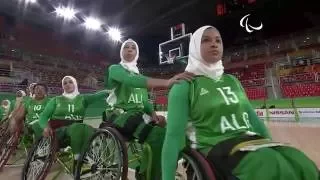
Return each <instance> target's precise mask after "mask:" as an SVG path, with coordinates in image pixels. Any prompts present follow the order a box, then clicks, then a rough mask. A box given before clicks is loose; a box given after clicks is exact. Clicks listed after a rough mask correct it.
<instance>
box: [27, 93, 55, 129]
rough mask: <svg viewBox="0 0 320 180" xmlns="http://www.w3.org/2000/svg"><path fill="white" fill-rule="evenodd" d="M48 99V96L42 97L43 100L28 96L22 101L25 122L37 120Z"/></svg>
mask: <svg viewBox="0 0 320 180" xmlns="http://www.w3.org/2000/svg"><path fill="white" fill-rule="evenodd" d="M49 100H50V99H49V98H44V99H43V100H40V101H37V100H35V99H32V98H30V99H29V98H28V99H27V100H26V101H25V102H24V106H25V110H26V113H27V116H26V122H27V123H30V122H33V121H35V120H39V117H40V113H41V112H42V111H43V110H44V108H45V107H46V105H47V103H48V102H49Z"/></svg>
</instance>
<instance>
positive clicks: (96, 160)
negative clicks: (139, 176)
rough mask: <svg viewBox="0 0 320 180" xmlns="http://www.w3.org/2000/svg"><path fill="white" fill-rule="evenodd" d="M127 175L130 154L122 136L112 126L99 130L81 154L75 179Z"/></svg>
mask: <svg viewBox="0 0 320 180" xmlns="http://www.w3.org/2000/svg"><path fill="white" fill-rule="evenodd" d="M127 175H128V154H127V148H126V145H125V141H124V140H123V138H122V136H121V135H120V133H119V132H118V131H117V130H116V129H113V128H110V127H106V128H105V129H100V130H98V131H97V132H96V133H95V134H94V135H93V136H92V137H91V139H90V141H89V144H88V147H87V149H86V150H85V151H84V152H83V153H82V154H81V156H80V159H79V162H78V164H77V168H76V173H75V179H77V180H80V179H110V180H119V179H122V180H126V179H127Z"/></svg>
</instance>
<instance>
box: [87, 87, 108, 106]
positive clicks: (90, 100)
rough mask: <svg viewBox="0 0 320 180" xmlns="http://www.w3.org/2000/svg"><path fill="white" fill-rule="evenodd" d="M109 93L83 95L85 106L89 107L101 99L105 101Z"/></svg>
mask: <svg viewBox="0 0 320 180" xmlns="http://www.w3.org/2000/svg"><path fill="white" fill-rule="evenodd" d="M108 94H109V92H108V91H107V90H102V91H98V92H96V93H94V94H85V95H82V96H83V97H84V101H85V105H86V106H88V105H90V104H92V103H94V102H96V101H97V100H99V99H103V98H105V97H107V95H108Z"/></svg>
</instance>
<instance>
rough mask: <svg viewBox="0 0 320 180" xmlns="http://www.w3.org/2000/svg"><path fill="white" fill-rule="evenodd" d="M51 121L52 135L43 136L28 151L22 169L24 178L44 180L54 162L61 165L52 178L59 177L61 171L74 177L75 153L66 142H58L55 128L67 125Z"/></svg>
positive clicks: (53, 179) (25, 179)
mask: <svg viewBox="0 0 320 180" xmlns="http://www.w3.org/2000/svg"><path fill="white" fill-rule="evenodd" d="M54 121H55V120H50V121H49V126H50V127H51V128H52V129H53V135H52V136H50V137H41V138H40V139H38V140H37V141H36V142H35V143H34V144H33V147H32V148H31V150H30V151H29V152H28V156H27V159H26V161H25V164H24V166H23V170H22V180H44V179H46V177H47V176H48V174H49V172H50V169H51V167H52V165H53V164H54V163H57V165H60V167H58V171H57V172H56V173H53V176H52V177H50V179H52V180H55V179H58V178H59V176H60V175H61V173H63V172H64V173H66V174H68V175H70V176H71V177H73V168H74V154H73V153H72V151H71V148H70V147H69V146H65V145H64V144H66V143H65V142H58V139H57V135H56V132H55V130H56V129H58V128H61V127H63V126H65V125H61V124H59V123H55V122H54Z"/></svg>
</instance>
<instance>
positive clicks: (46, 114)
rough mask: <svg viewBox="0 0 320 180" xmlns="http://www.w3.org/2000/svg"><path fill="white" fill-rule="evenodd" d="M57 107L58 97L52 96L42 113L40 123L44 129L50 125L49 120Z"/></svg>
mask: <svg viewBox="0 0 320 180" xmlns="http://www.w3.org/2000/svg"><path fill="white" fill-rule="evenodd" d="M55 109H56V98H52V99H51V100H50V101H49V102H48V104H47V105H46V107H45V108H44V110H43V111H42V113H41V114H40V118H39V125H40V127H41V128H42V129H45V128H46V127H47V126H48V121H49V119H50V118H51V117H52V114H53V113H54V111H55Z"/></svg>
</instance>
